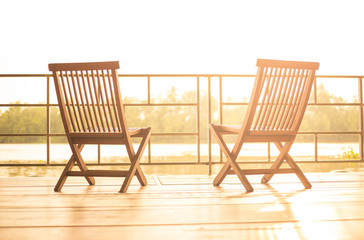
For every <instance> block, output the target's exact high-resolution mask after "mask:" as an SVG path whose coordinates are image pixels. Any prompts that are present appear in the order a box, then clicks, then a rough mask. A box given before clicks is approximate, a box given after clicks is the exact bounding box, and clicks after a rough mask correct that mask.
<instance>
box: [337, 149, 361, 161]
mask: <svg viewBox="0 0 364 240" xmlns="http://www.w3.org/2000/svg"><path fill="white" fill-rule="evenodd" d="M341 150H343V151H344V152H343V153H342V154H339V156H338V157H339V158H340V159H359V158H360V156H359V153H356V152H354V150H353V148H352V147H343V148H342V149H341Z"/></svg>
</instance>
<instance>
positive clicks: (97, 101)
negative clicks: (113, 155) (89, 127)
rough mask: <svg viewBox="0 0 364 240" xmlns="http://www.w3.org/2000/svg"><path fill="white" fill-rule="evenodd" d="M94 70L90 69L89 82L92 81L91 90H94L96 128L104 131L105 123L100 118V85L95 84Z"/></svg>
mask: <svg viewBox="0 0 364 240" xmlns="http://www.w3.org/2000/svg"><path fill="white" fill-rule="evenodd" d="M95 78H96V77H95V72H94V71H91V82H92V83H93V86H94V87H93V90H94V101H95V102H94V104H95V105H96V107H95V111H96V112H95V115H96V119H97V120H98V121H99V122H100V124H99V127H100V129H98V131H102V132H104V131H105V125H104V121H103V120H102V113H101V106H100V101H99V98H100V93H99V92H100V86H99V85H98V84H97V81H96V79H95Z"/></svg>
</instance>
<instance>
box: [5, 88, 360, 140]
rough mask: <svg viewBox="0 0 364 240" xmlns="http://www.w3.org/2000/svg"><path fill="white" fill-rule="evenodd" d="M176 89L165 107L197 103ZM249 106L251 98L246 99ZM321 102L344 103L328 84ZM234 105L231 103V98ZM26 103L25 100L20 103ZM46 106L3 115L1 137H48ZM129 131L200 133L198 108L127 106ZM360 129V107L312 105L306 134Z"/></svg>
mask: <svg viewBox="0 0 364 240" xmlns="http://www.w3.org/2000/svg"><path fill="white" fill-rule="evenodd" d="M176 90H177V89H176V88H175V87H172V88H171V89H170V90H169V91H168V94H167V96H166V97H165V98H160V99H158V102H161V103H182V102H189V103H191V102H196V92H195V91H189V92H185V93H184V94H183V95H178V94H177V93H176ZM242 100H243V102H247V101H248V100H247V99H242ZM317 100H318V102H324V103H342V102H344V100H343V99H342V98H340V97H337V96H335V95H332V94H330V93H329V92H328V91H327V90H326V89H325V88H324V86H323V85H319V86H318V87H317ZM228 101H229V99H228ZM124 102H127V103H133V102H140V101H139V100H138V99H135V98H128V97H127V98H124ZM17 103H19V104H20V102H17ZM207 103H208V98H207V94H206V92H203V91H202V92H201V93H200V129H201V135H200V136H201V142H202V143H203V142H207V137H208V130H207V129H208V128H207V126H208V125H207V123H208V112H207V109H208V108H207ZM245 110H246V106H225V107H224V108H223V122H224V124H238V125H239V124H241V122H242V120H243V117H244V112H245ZM46 114H47V112H46V107H15V106H14V107H10V108H8V109H6V110H5V111H3V112H1V111H0V134H45V133H46V131H47V120H46V119H47V118H46ZM126 114H127V121H128V125H129V127H143V126H151V127H152V131H153V132H155V133H192V132H196V131H197V120H196V114H197V109H196V106H127V107H126ZM212 122H216V123H218V122H219V107H218V101H217V99H216V98H214V97H212ZM358 126H359V108H358V107H357V106H345V107H341V106H316V105H315V106H308V107H307V110H306V113H305V117H304V120H303V122H302V124H301V128H300V131H310V132H311V131H321V132H325V131H330V132H335V131H341V132H345V131H356V130H358ZM50 133H64V130H63V125H62V120H61V117H60V113H59V109H58V108H57V107H51V108H50ZM319 137H320V140H321V141H324V142H330V141H332V142H336V141H358V136H355V135H354V136H353V135H320V136H319ZM51 141H52V142H53V143H61V142H62V143H63V142H66V139H65V138H64V137H52V139H51ZM152 141H153V142H154V143H173V142H176V143H194V142H195V141H196V137H195V136H177V137H176V136H154V137H153V139H152ZM297 141H312V136H306V135H302V136H300V137H299V138H298V139H297ZM44 142H45V138H44V137H40V136H2V137H0V143H44Z"/></svg>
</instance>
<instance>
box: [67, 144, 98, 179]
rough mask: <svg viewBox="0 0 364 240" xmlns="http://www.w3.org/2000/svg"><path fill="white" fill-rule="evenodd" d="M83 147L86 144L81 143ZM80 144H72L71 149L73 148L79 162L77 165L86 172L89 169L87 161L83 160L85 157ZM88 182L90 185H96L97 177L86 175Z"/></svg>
mask: <svg viewBox="0 0 364 240" xmlns="http://www.w3.org/2000/svg"><path fill="white" fill-rule="evenodd" d="M80 145H81V146H82V148H83V146H84V144H80ZM80 145H78V146H77V145H76V144H71V149H72V152H73V156H75V157H76V162H77V165H78V167H79V168H80V170H81V171H82V172H86V171H87V170H88V168H87V166H86V163H85V162H84V161H83V158H82V156H81V150H82V148H81V150H80ZM85 178H86V180H87V182H88V184H90V185H95V178H94V177H90V176H85Z"/></svg>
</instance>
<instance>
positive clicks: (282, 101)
mask: <svg viewBox="0 0 364 240" xmlns="http://www.w3.org/2000/svg"><path fill="white" fill-rule="evenodd" d="M291 71H292V69H287V68H285V69H284V73H283V76H282V84H281V88H280V91H279V99H278V100H277V106H276V112H275V114H274V116H272V121H271V123H270V125H271V129H273V130H281V129H279V124H277V122H279V119H280V118H279V117H280V116H282V114H281V113H282V111H284V110H285V109H286V107H287V105H286V100H287V99H286V95H287V92H288V89H289V87H288V86H289V83H290V75H291Z"/></svg>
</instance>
